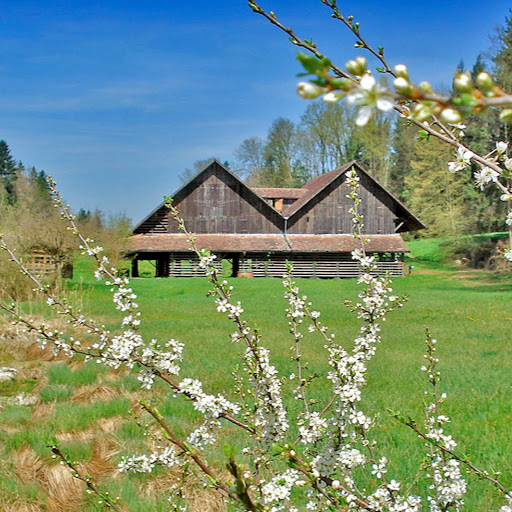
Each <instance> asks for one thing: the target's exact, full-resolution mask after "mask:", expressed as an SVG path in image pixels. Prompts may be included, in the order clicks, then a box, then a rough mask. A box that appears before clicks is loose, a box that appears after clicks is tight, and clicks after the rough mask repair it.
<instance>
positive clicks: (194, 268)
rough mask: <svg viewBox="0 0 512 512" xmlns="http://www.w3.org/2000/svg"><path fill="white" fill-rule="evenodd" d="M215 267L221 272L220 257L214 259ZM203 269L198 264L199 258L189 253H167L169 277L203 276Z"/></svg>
mask: <svg viewBox="0 0 512 512" xmlns="http://www.w3.org/2000/svg"><path fill="white" fill-rule="evenodd" d="M214 263H215V267H216V268H217V270H218V271H219V272H222V259H221V258H217V259H216V260H214ZM204 275H205V272H204V270H203V269H202V268H201V267H200V266H199V258H197V257H194V256H193V255H192V254H190V253H170V254H169V277H198V276H204Z"/></svg>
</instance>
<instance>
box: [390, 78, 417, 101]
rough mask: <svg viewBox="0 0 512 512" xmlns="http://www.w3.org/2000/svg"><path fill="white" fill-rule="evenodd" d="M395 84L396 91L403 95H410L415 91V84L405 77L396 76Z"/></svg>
mask: <svg viewBox="0 0 512 512" xmlns="http://www.w3.org/2000/svg"><path fill="white" fill-rule="evenodd" d="M393 85H394V87H395V89H396V91H397V92H398V93H399V94H401V95H402V96H405V97H409V96H411V94H412V92H413V90H414V89H413V86H412V85H411V84H410V83H409V82H408V81H407V80H406V79H405V78H403V77H401V76H399V77H398V78H395V81H394V82H393Z"/></svg>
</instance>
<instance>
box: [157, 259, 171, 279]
mask: <svg viewBox="0 0 512 512" xmlns="http://www.w3.org/2000/svg"><path fill="white" fill-rule="evenodd" d="M156 277H169V255H168V254H162V255H161V256H159V257H158V259H157V260H156Z"/></svg>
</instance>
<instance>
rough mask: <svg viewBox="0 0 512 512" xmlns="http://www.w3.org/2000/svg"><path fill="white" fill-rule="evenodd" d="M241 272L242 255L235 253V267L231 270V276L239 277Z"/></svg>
mask: <svg viewBox="0 0 512 512" xmlns="http://www.w3.org/2000/svg"><path fill="white" fill-rule="evenodd" d="M239 272H240V255H239V254H234V255H233V268H232V270H231V277H237V276H238V273H239Z"/></svg>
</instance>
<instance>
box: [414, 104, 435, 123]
mask: <svg viewBox="0 0 512 512" xmlns="http://www.w3.org/2000/svg"><path fill="white" fill-rule="evenodd" d="M412 115H413V117H414V119H416V121H419V122H420V123H422V122H423V121H426V120H427V119H428V118H430V117H431V116H432V110H431V109H430V108H429V107H427V106H426V105H423V104H422V103H418V104H417V105H416V106H415V107H414V110H413V112H412Z"/></svg>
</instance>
